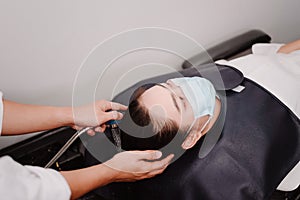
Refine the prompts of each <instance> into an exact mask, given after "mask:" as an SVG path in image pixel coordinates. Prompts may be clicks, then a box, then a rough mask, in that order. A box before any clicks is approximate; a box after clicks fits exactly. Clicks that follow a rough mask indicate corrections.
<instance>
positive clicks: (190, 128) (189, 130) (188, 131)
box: [184, 115, 212, 139]
mask: <svg viewBox="0 0 300 200" xmlns="http://www.w3.org/2000/svg"><path fill="white" fill-rule="evenodd" d="M211 119H212V116H211V115H210V116H209V118H208V120H207V121H206V122H205V124H204V125H203V126H202V128H201V130H200V134H201V137H202V136H203V134H202V131H203V130H204V129H205V127H206V126H207V124H208V123H209V122H210V120H211ZM196 121H197V119H194V121H193V123H192V124H191V126H190V127H189V129H188V130H187V132H186V134H185V135H184V139H186V138H187V136H188V135H189V133H190V132H191V130H192V128H193V126H194V125H195V123H196Z"/></svg>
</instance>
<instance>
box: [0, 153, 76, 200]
mask: <svg viewBox="0 0 300 200" xmlns="http://www.w3.org/2000/svg"><path fill="white" fill-rule="evenodd" d="M0 197H5V199H22V200H31V199H32V200H33V199H34V200H35V199H41V200H53V199H55V200H69V199H70V197H71V191H70V188H69V186H68V183H67V182H66V180H65V179H64V177H63V176H62V175H61V174H60V173H59V172H57V171H55V170H53V169H44V168H41V167H34V166H23V165H20V164H19V163H17V162H15V161H14V160H13V159H12V158H10V157H9V156H4V157H1V158H0Z"/></svg>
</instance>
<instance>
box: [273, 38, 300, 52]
mask: <svg viewBox="0 0 300 200" xmlns="http://www.w3.org/2000/svg"><path fill="white" fill-rule="evenodd" d="M296 50H300V40H296V41H294V42H291V43H288V44H286V45H283V46H282V47H281V48H280V49H279V50H278V53H291V52H293V51H296Z"/></svg>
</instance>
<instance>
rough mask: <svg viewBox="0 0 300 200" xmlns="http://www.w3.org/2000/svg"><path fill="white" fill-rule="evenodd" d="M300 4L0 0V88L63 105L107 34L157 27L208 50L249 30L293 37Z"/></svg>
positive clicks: (16, 96)
mask: <svg viewBox="0 0 300 200" xmlns="http://www.w3.org/2000/svg"><path fill="white" fill-rule="evenodd" d="M299 8H300V1H299V0H264V1H261V0H251V1H250V0H249V1H241V0H227V1H217V0H207V1H203V0H186V1H179V0H176V1H175V0H165V1H163V0H151V1H146V0H132V1H102V0H90V1H79V0H65V1H64V0H51V1H41V0H26V1H17V0H1V1H0V90H2V91H3V92H4V97H5V98H7V99H11V100H15V101H19V102H24V103H38V104H50V105H70V104H71V94H72V84H73V81H74V78H75V75H76V72H77V70H78V68H79V66H80V65H81V63H82V61H83V59H84V58H85V57H86V56H87V54H88V53H89V51H90V50H91V49H92V48H93V47H95V46H96V45H97V44H98V43H100V42H102V41H103V40H105V39H107V38H108V37H110V36H112V35H113V34H117V33H119V32H121V31H124V30H129V29H132V28H138V27H145V26H147V27H149V26H150V27H151V26H155V27H163V28H169V29H174V30H177V31H180V32H183V33H185V34H187V35H189V36H190V37H192V38H194V39H195V40H197V41H198V42H199V43H200V44H202V45H204V46H205V47H209V46H211V45H212V44H215V43H218V42H219V41H221V40H224V39H227V38H229V37H231V36H233V35H235V34H237V33H241V32H244V31H246V30H249V29H254V28H255V29H261V30H264V31H265V32H267V33H268V34H270V35H271V36H272V38H273V41H276V42H287V41H290V40H294V39H297V38H300V28H299V25H300V12H299ZM178 65H179V64H178ZM87 78H88V77H87ZM102 90H103V91H104V92H105V88H102Z"/></svg>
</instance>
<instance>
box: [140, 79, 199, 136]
mask: <svg viewBox="0 0 300 200" xmlns="http://www.w3.org/2000/svg"><path fill="white" fill-rule="evenodd" d="M140 103H141V104H142V105H144V106H145V107H146V109H148V110H149V112H152V113H154V114H153V115H154V116H157V117H159V118H167V119H171V120H173V121H174V122H176V123H177V125H178V126H179V127H180V129H181V130H184V129H187V128H189V126H190V125H191V124H192V122H193V120H194V115H193V110H192V107H191V105H190V103H189V102H188V101H187V99H186V97H185V96H184V93H183V92H182V90H181V88H180V87H179V86H177V85H175V84H174V83H173V82H172V81H171V80H168V81H167V82H166V83H162V84H161V85H157V86H154V87H152V88H150V89H148V90H147V91H145V92H144V93H143V94H142V95H141V97H140Z"/></svg>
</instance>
